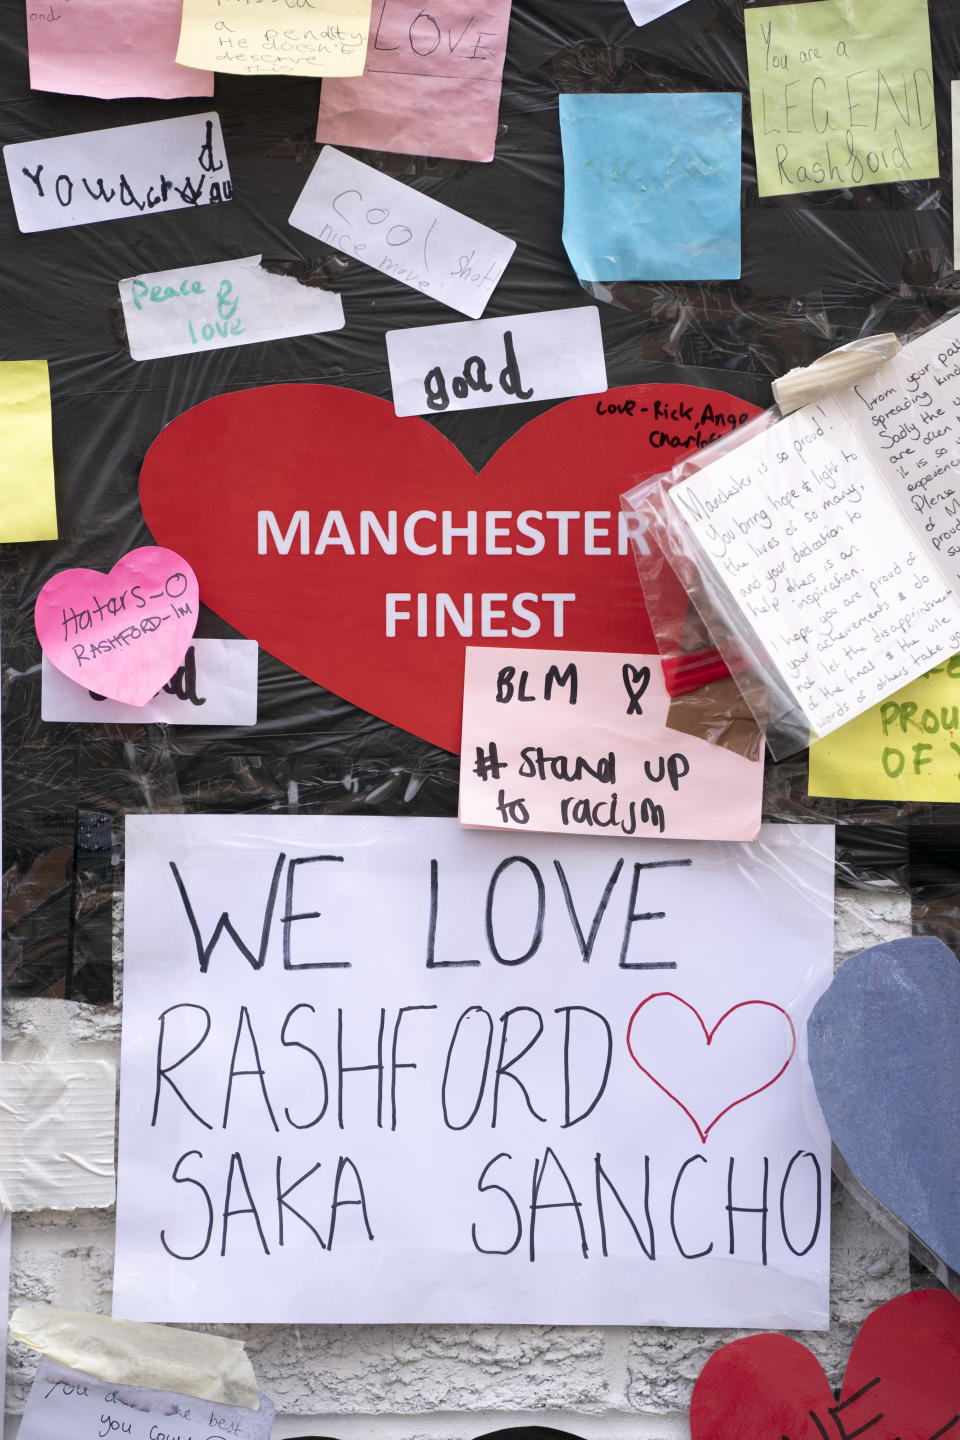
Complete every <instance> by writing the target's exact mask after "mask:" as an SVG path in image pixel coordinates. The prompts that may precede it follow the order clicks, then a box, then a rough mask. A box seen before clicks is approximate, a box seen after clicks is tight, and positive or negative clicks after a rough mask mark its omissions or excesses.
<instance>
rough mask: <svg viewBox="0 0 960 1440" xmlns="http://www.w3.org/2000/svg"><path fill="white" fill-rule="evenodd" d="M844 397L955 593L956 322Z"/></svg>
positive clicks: (958, 526)
mask: <svg viewBox="0 0 960 1440" xmlns="http://www.w3.org/2000/svg"><path fill="white" fill-rule="evenodd" d="M842 394H843V398H844V402H845V404H846V406H847V409H848V411H850V412H851V413H852V416H853V419H854V423H855V424H856V425H857V427H858V428H859V429H861V430H862V431H863V432H864V439H865V445H866V447H867V448H868V449H869V451H870V453H871V455H872V456H873V458H874V461H875V463H876V465H877V467H878V469H879V471H880V473H881V474H882V476H883V478H884V480H885V482H886V484H887V485H888V487H889V489H890V492H891V494H892V495H894V496H895V498H896V499H897V501H898V502H899V504H900V507H901V509H902V511H903V513H904V514H905V515H906V517H907V519H908V520H909V521H910V524H911V525H912V527H913V529H914V531H915V533H916V539H917V540H918V541H919V542H920V544H922V545H923V546H924V547H926V549H927V550H928V552H929V553H930V555H931V558H933V559H935V561H936V563H937V564H938V565H939V567H940V569H941V571H942V572H943V574H944V576H945V577H946V579H947V580H948V581H949V582H950V584H951V585H952V586H954V588H955V590H956V591H957V593H958V594H960V321H958V320H956V319H953V320H946V321H944V322H943V323H942V324H941V325H935V326H934V327H933V328H932V329H931V330H928V331H927V332H926V333H925V334H923V335H919V336H918V337H917V338H916V339H915V340H911V341H910V343H909V344H908V345H904V347H903V349H902V350H901V351H900V352H899V354H897V355H895V356H894V358H893V359H892V360H890V361H889V362H888V363H887V364H886V365H884V366H883V368H882V369H880V370H878V371H877V372H876V374H875V375H874V376H872V377H871V378H870V379H869V380H866V381H859V382H858V383H857V384H855V385H853V386H851V387H849V388H848V389H846V390H844V391H843V392H842Z"/></svg>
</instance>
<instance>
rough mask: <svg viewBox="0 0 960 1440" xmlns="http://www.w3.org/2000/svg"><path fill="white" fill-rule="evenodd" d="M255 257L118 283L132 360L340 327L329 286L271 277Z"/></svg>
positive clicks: (338, 310) (340, 317) (338, 305)
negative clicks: (304, 283)
mask: <svg viewBox="0 0 960 1440" xmlns="http://www.w3.org/2000/svg"><path fill="white" fill-rule="evenodd" d="M260 259H261V257H260V256H259V255H247V256H244V258H243V259H242V260H223V261H217V262H215V263H214V264H211V265H188V266H186V267H184V268H183V269H179V270H158V271H155V272H154V273H153V274H152V275H135V276H132V277H131V278H130V279H129V280H121V281H120V299H121V301H122V303H123V318H124V320H125V321H126V326H127V343H128V344H129V346H130V354H131V355H132V356H133V358H134V360H157V359H160V358H161V357H162V356H164V355H195V354H197V353H198V352H200V351H203V350H225V349H228V348H229V347H230V346H233V345H253V344H256V343H257V342H259V341H262V340H282V339H284V338H285V337H287V336H290V335H319V334H321V333H322V332H323V331H325V330H340V329H342V327H343V304H342V302H341V300H340V296H339V295H337V294H335V293H334V292H333V291H332V290H320V289H317V288H316V287H314V286H309V285H301V284H300V283H299V282H298V281H297V280H295V279H293V278H291V277H290V276H288V275H272V274H271V273H270V271H269V270H264V269H263V268H262V267H261V264H260Z"/></svg>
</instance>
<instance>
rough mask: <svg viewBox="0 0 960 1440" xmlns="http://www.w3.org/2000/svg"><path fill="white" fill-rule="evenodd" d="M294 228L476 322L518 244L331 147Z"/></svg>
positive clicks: (293, 219) (293, 216)
mask: <svg viewBox="0 0 960 1440" xmlns="http://www.w3.org/2000/svg"><path fill="white" fill-rule="evenodd" d="M290 224H291V225H295V226H296V228H297V229H298V230H303V231H305V232H306V234H308V235H313V236H314V237H315V238H316V239H317V240H323V241H325V242H326V243H327V244H328V245H332V246H333V247H334V249H335V250H342V251H343V253H344V255H352V256H354V257H355V258H356V259H357V260H360V261H361V262H362V263H363V264H364V265H370V266H372V267H373V269H374V270H379V271H381V272H382V274H384V275H389V276H390V278H391V279H392V280H399V282H400V284H401V285H409V286H410V288H411V289H412V290H420V291H422V292H423V294H424V295H429V296H430V297H431V299H433V300H439V301H440V303H441V304H442V305H449V306H450V307H451V309H453V310H459V311H460V312H461V314H463V315H469V316H471V318H472V319H474V320H476V319H478V318H479V316H481V315H482V314H483V312H484V309H485V308H486V304H487V301H488V300H489V299H490V296H491V295H492V294H493V292H494V290H495V289H496V286H497V284H498V282H499V280H500V277H501V275H502V274H503V272H504V270H505V269H506V267H507V262H508V261H509V259H510V256H511V255H512V254H513V252H514V250H515V249H516V241H515V240H508V239H507V237H506V236H505V235H500V234H499V233H498V232H497V231H496V230H490V229H488V227H487V226H486V225H480V224H479V223H478V222H477V221H476V220H470V219H469V218H468V217H467V216H466V215H461V214H460V213H459V211H457V210H451V209H450V206H449V205H441V204H440V203H439V201H437V200H431V199H430V197H429V196H428V195H424V194H422V193H421V191H419V190H414V189H413V187H412V186H410V185H404V184H403V183H402V182H401V181H399V180H393V179H391V177H390V176H389V175H381V174H380V172H379V170H373V169H371V167H370V166H369V165H363V164H361V162H360V161H359V160H354V159H353V158H352V157H351V156H349V155H344V154H343V152H342V151H340V150H337V149H335V147H334V146H332V145H325V146H324V148H323V149H322V150H321V152H320V158H319V159H318V160H317V163H316V164H315V165H314V167H313V170H312V171H311V172H310V178H309V179H308V181H307V183H306V185H305V186H304V187H303V190H302V192H301V194H300V198H299V200H298V201H297V203H296V205H294V207H293V210H292V211H291V212H290Z"/></svg>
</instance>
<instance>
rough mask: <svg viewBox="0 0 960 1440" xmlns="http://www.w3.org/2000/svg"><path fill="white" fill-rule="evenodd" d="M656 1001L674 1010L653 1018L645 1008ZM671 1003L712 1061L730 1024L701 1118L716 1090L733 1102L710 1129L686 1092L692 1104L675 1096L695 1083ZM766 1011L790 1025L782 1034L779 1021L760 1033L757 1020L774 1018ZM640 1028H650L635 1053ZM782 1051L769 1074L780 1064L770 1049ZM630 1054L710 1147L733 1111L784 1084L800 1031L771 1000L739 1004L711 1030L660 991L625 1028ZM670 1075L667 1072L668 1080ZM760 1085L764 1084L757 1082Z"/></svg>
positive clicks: (689, 1008) (709, 1079)
mask: <svg viewBox="0 0 960 1440" xmlns="http://www.w3.org/2000/svg"><path fill="white" fill-rule="evenodd" d="M656 1000H661V1001H669V1002H670V1006H668V1007H664V1006H663V1005H660V1006H658V1007H657V1014H656V1017H655V1018H654V1014H653V1011H650V1010H647V1006H648V1005H650V1004H652V1003H653V1002H654V1001H656ZM673 1004H677V1005H682V1006H683V1007H684V1009H685V1010H687V1011H689V1013H690V1014H691V1015H692V1016H693V1017H694V1019H695V1020H696V1022H697V1024H698V1025H699V1026H700V1030H701V1031H702V1033H703V1038H704V1041H705V1042H706V1045H707V1048H708V1051H710V1053H711V1055H712V1056H717V1052H715V1051H712V1050H711V1047H712V1045H713V1041H714V1039H715V1037H716V1035H717V1032H718V1031H719V1030H720V1028H721V1026H723V1025H724V1024H725V1023H726V1024H727V1028H726V1029H725V1030H724V1033H723V1041H724V1042H726V1045H727V1052H726V1055H724V1056H717V1059H718V1063H717V1065H716V1066H714V1067H713V1068H712V1069H711V1070H710V1071H709V1073H707V1072H706V1071H704V1074H703V1076H702V1077H701V1078H702V1080H703V1081H704V1082H705V1097H704V1096H701V1097H700V1104H699V1105H698V1106H697V1107H696V1108H697V1111H698V1112H699V1113H701V1114H706V1113H709V1111H703V1110H702V1108H701V1107H702V1106H703V1105H704V1104H709V1105H710V1106H711V1107H712V1106H713V1105H715V1104H716V1103H717V1091H718V1090H719V1092H720V1094H721V1096H723V1095H724V1093H726V1094H730V1093H731V1092H732V1093H733V1095H734V1098H733V1099H731V1100H729V1101H728V1103H727V1104H725V1105H722V1107H721V1108H720V1109H719V1110H717V1111H716V1113H715V1114H714V1116H713V1119H712V1120H711V1121H710V1123H709V1125H703V1126H702V1125H701V1124H700V1121H699V1120H698V1118H697V1114H696V1113H695V1112H694V1109H693V1108H691V1107H692V1106H693V1105H694V1101H693V1100H692V1099H691V1097H690V1095H689V1093H687V1092H685V1093H687V1099H688V1100H689V1101H690V1103H689V1104H687V1103H685V1102H684V1100H682V1099H681V1098H680V1095H679V1094H678V1093H677V1092H678V1091H679V1090H680V1088H681V1086H682V1085H684V1084H686V1085H687V1086H689V1085H690V1084H691V1080H690V1073H689V1072H690V1069H691V1066H690V1058H689V1045H688V1044H687V1043H686V1042H685V1037H684V1036H683V1035H682V1034H681V1035H677V1034H675V1030H676V1018H675V1017H671V1016H670V1014H669V1010H670V1008H672V1005H673ZM644 1012H646V1013H644ZM767 1012H772V1013H773V1014H775V1015H780V1016H782V1018H783V1020H785V1021H786V1028H785V1029H784V1028H783V1027H782V1025H781V1024H780V1022H779V1021H777V1022H776V1023H775V1025H774V1027H773V1029H772V1030H771V1028H770V1026H769V1025H768V1026H767V1034H766V1035H764V1034H762V1032H759V1031H758V1021H761V1020H766V1019H767V1018H770V1017H768V1015H767ZM734 1016H736V1017H737V1019H736V1021H735V1022H733V1023H727V1022H730V1021H731V1020H732V1017H734ZM638 1023H639V1024H644V1023H645V1024H646V1026H647V1029H646V1034H645V1036H644V1038H643V1040H642V1041H639V1040H638V1042H637V1047H636V1049H635V1048H634V1027H635V1026H636V1025H637V1024H638ZM741 1037H742V1043H741ZM781 1042H782V1044H781ZM778 1048H779V1049H780V1050H781V1051H782V1052H786V1058H785V1059H784V1060H783V1061H782V1063H780V1064H779V1066H778V1068H777V1070H776V1072H775V1073H773V1074H771V1073H770V1072H771V1069H772V1066H773V1064H776V1063H777V1060H774V1061H772V1062H771V1060H770V1058H769V1054H768V1052H769V1051H770V1050H771V1049H773V1050H774V1051H776V1050H777V1049H778ZM627 1049H628V1050H629V1051H630V1058H631V1060H632V1061H633V1063H634V1064H635V1065H636V1067H637V1069H638V1070H640V1071H642V1073H643V1074H644V1075H646V1077H647V1079H648V1080H652V1081H653V1083H654V1085H656V1087H657V1089H658V1090H662V1091H663V1093H664V1094H665V1095H668V1096H669V1097H670V1099H671V1100H672V1101H673V1102H674V1104H675V1105H679V1106H680V1109H681V1110H682V1111H683V1113H684V1115H686V1116H687V1118H688V1120H691V1121H692V1122H693V1125H694V1128H695V1129H696V1132H697V1134H698V1135H699V1136H700V1139H701V1141H703V1142H706V1139H707V1136H708V1135H709V1134H710V1131H711V1130H712V1129H713V1127H714V1125H716V1123H717V1121H718V1120H720V1119H722V1117H723V1116H724V1115H726V1114H727V1112H728V1111H729V1110H732V1109H733V1108H734V1106H736V1105H742V1104H743V1103H744V1101H745V1100H752V1099H753V1097H754V1095H759V1094H760V1093H761V1091H763V1090H769V1089H770V1086H771V1085H773V1084H774V1083H775V1082H776V1081H777V1080H779V1079H780V1076H781V1075H782V1074H783V1072H784V1070H786V1068H787V1066H788V1065H789V1064H790V1061H791V1060H792V1059H793V1057H794V1054H795V1053H796V1049H797V1032H796V1030H794V1028H793V1021H792V1020H791V1019H790V1016H789V1015H788V1014H787V1012H786V1010H784V1008H783V1006H782V1005H776V1004H774V1002H773V1001H772V1000H741V1001H740V1002H739V1004H737V1005H731V1006H730V1008H729V1010H725V1011H724V1013H723V1014H722V1015H721V1016H720V1019H719V1020H718V1021H717V1023H716V1025H714V1027H713V1029H712V1030H708V1029H707V1027H706V1025H705V1024H704V1023H703V1017H702V1016H701V1014H700V1012H699V1010H697V1009H695V1007H694V1006H693V1005H691V1004H690V1002H689V1000H684V999H683V998H682V996H680V995H674V994H673V993H672V992H671V991H669V990H658V991H657V993H656V994H655V995H648V996H647V998H646V1000H643V1001H641V1003H640V1004H639V1005H638V1006H637V1008H636V1010H634V1012H633V1014H632V1015H631V1016H630V1021H629V1023H628V1025H627ZM637 1049H639V1050H641V1051H642V1053H643V1056H644V1060H645V1061H646V1062H647V1063H646V1064H644V1063H642V1062H641V1061H640V1060H639V1059H638V1058H637ZM650 1049H654V1050H655V1052H656V1058H655V1059H654V1061H651V1058H650V1056H649V1054H648V1053H647V1052H648V1050H650ZM777 1059H779V1056H778V1057H777ZM651 1063H653V1064H654V1069H651V1068H650V1065H651ZM666 1072H669V1076H668V1075H667V1073H666ZM674 1072H676V1077H675V1078H673V1076H674ZM658 1075H659V1076H660V1078H659V1079H658V1078H657V1076H658ZM763 1076H767V1078H766V1079H763ZM761 1080H762V1083H759V1082H760V1081H761Z"/></svg>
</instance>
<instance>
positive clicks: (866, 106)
mask: <svg viewBox="0 0 960 1440" xmlns="http://www.w3.org/2000/svg"><path fill="white" fill-rule="evenodd" d="M743 18H744V24H745V27H746V33H747V63H748V67H749V71H750V105H751V109H752V111H753V138H754V144H755V147H756V154H757V180H758V183H759V187H760V194H761V195H794V194H801V193H803V192H806V191H811V190H839V189H845V188H846V187H848V186H854V185H882V184H887V183H888V182H891V181H897V180H923V179H928V178H930V177H931V176H936V175H939V173H940V161H939V156H938V153H937V122H936V116H935V113H934V106H933V66H932V62H931V59H930V19H929V16H928V14H927V0H807V3H805V4H802V5H777V6H764V7H763V8H761V9H749V10H745V11H744V17H743Z"/></svg>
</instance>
